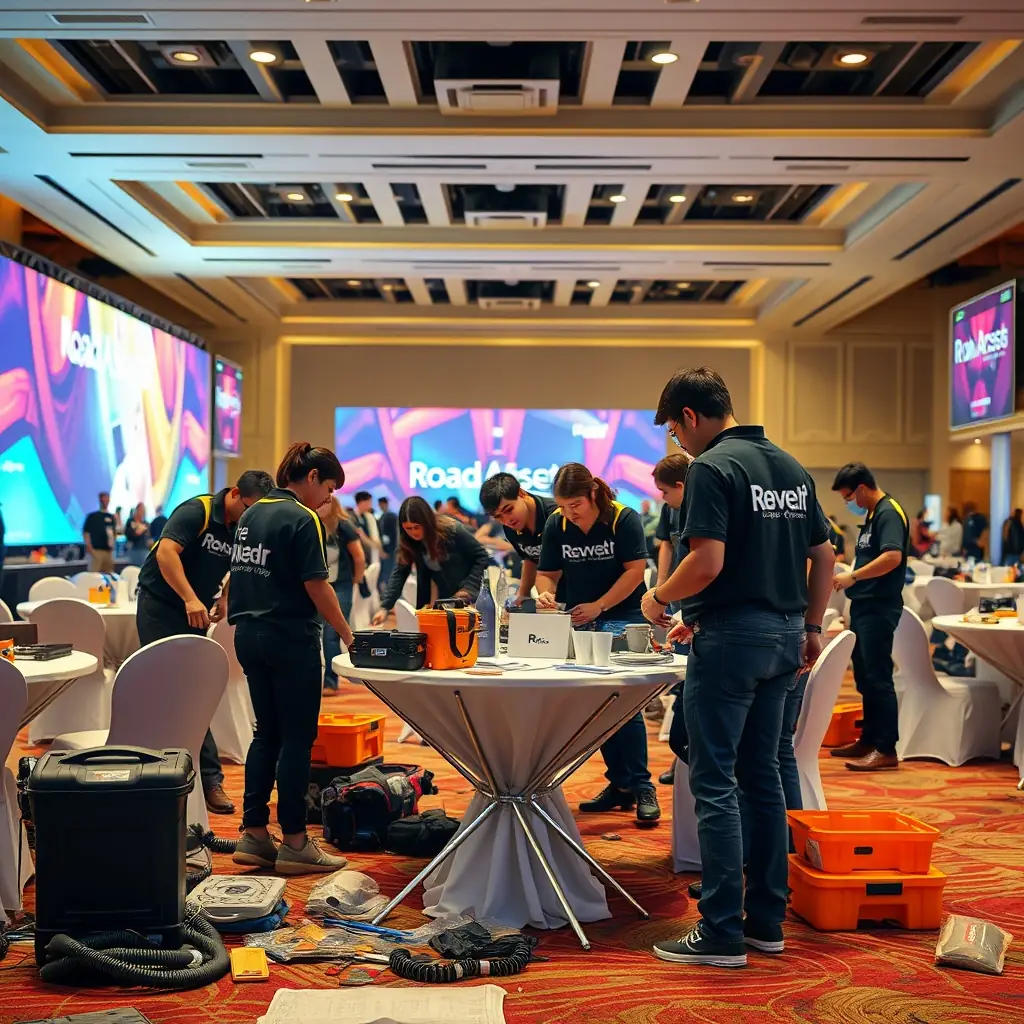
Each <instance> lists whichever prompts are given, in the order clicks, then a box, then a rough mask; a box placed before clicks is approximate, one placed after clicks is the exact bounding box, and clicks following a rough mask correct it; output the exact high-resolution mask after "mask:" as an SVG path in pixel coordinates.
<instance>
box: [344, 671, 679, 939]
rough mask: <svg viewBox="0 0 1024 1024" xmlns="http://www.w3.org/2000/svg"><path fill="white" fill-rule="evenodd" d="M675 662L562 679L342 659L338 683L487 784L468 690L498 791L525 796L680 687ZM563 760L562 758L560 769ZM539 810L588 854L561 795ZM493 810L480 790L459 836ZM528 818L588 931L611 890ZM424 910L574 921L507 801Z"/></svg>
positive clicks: (536, 922) (428, 887) (433, 886)
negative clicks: (356, 687) (364, 665)
mask: <svg viewBox="0 0 1024 1024" xmlns="http://www.w3.org/2000/svg"><path fill="white" fill-rule="evenodd" d="M677 662H679V664H673V665H671V666H665V667H659V668H657V669H654V670H644V671H621V672H616V673H615V674H614V675H607V676H603V675H584V674H582V673H576V672H566V671H559V670H558V669H556V668H554V664H555V663H554V662H544V661H538V662H533V663H531V665H533V666H535V667H534V668H532V669H531V670H529V671H518V672H509V673H506V674H505V675H502V676H494V677H487V676H471V675H466V674H465V673H463V672H429V671H424V672H417V673H402V672H391V671H386V670H381V669H361V668H353V667H352V665H351V662H350V661H349V659H348V656H347V655H342V656H341V657H340V658H336V659H335V661H334V668H335V671H336V672H338V674H339V675H344V676H345V677H346V678H348V679H356V680H361V681H363V682H365V683H366V684H367V686H368V687H369V689H371V690H372V691H373V692H374V693H376V694H377V695H378V696H380V697H381V699H382V700H384V701H385V703H387V704H389V705H390V706H392V707H393V708H394V709H395V710H396V711H397V712H398V714H400V715H401V716H402V717H403V718H404V719H406V720H407V721H409V722H410V723H411V724H413V725H414V726H417V727H420V728H421V729H422V735H423V737H424V739H427V740H428V741H429V742H431V745H432V746H435V748H436V749H437V750H439V751H440V752H441V753H443V754H446V755H447V756H448V757H449V758H454V759H455V760H457V761H459V762H461V763H462V764H463V765H464V766H465V767H466V768H467V769H468V770H469V771H470V772H471V773H472V774H473V775H476V776H477V777H478V778H480V779H486V778H487V771H486V768H485V766H484V765H483V764H482V763H481V758H480V757H479V756H478V755H477V752H476V749H475V747H474V744H473V741H472V737H471V734H470V731H469V729H468V728H467V726H466V725H465V723H464V721H463V717H462V713H461V711H460V709H459V706H458V703H457V701H456V698H455V692H456V691H458V692H460V693H461V695H462V698H463V700H464V702H465V705H466V709H467V712H468V715H469V717H470V719H471V721H472V723H473V726H474V728H475V729H476V732H477V735H478V736H479V740H480V746H481V749H482V751H483V755H484V758H485V759H486V761H487V764H488V765H489V767H490V770H491V772H492V773H493V776H494V782H495V785H496V788H497V792H498V793H499V794H501V795H519V794H522V793H524V792H525V791H527V788H528V787H529V786H530V784H531V783H532V782H534V781H535V780H534V776H535V775H536V774H537V773H538V772H539V771H540V770H541V769H544V768H548V771H547V772H546V776H547V778H546V779H545V780H544V781H547V782H549V783H550V782H552V781H554V780H555V779H556V778H557V775H558V774H559V772H560V771H561V769H563V768H564V767H566V766H568V765H570V764H572V763H573V762H574V761H575V760H576V758H578V757H579V756H580V755H581V754H583V753H584V752H585V751H587V750H588V749H589V748H590V746H591V745H592V744H593V743H594V741H596V740H597V739H598V738H599V737H601V736H602V735H603V734H604V733H605V732H606V731H608V730H609V729H611V728H612V727H613V726H615V725H617V724H621V723H622V722H624V721H626V720H627V719H628V718H630V717H631V716H632V715H633V714H634V713H635V712H636V711H637V710H639V709H641V708H643V707H644V706H645V705H646V704H647V703H648V701H650V700H651V699H652V698H653V697H655V696H656V695H657V694H658V693H659V692H660V691H661V690H662V689H664V688H665V687H666V686H669V685H671V684H673V683H675V682H676V681H677V680H678V679H679V678H681V677H682V675H683V673H684V672H685V667H684V666H685V662H684V661H683V659H677ZM613 695H617V696H615V698H614V700H612V701H611V703H610V704H609V705H608V706H607V707H606V708H605V709H604V710H603V711H601V713H600V714H599V715H597V717H596V718H594V720H593V721H592V722H590V723H589V725H587V726H586V728H582V727H583V726H584V725H585V723H587V720H588V719H589V718H590V716H591V715H592V714H593V713H594V712H596V711H597V710H598V709H599V708H601V706H602V704H604V702H605V701H606V700H608V698H609V697H612V696H613ZM570 741H571V742H570ZM567 744H568V746H566V745H567ZM560 751H561V752H562V756H561V757H560V758H558V759H557V761H555V763H551V762H552V759H554V758H556V755H558V754H559V752H560ZM539 802H540V804H541V805H542V806H543V807H544V809H545V810H546V811H547V813H548V814H550V815H551V817H552V818H554V819H555V820H556V821H557V822H558V824H559V825H560V826H561V827H562V828H563V829H564V830H565V831H566V832H567V833H568V834H569V835H570V836H571V837H572V838H573V839H574V840H575V841H576V842H577V843H581V844H582V840H581V838H580V834H579V831H578V829H577V828H576V822H575V821H574V820H573V816H572V812H571V811H570V809H569V805H568V803H567V802H566V799H565V796H564V795H563V793H562V790H561V788H558V789H555V790H552V791H551V792H549V793H547V794H546V795H544V796H541V797H540V798H539ZM488 804H489V801H488V800H487V798H486V797H485V796H483V795H482V794H480V793H479V792H478V793H477V794H476V795H475V796H474V798H473V801H472V803H471V804H470V806H469V809H468V810H467V812H466V814H465V816H464V817H463V819H462V829H463V830H465V829H466V828H467V827H468V826H469V825H470V824H471V823H472V822H473V821H475V820H476V818H477V817H478V816H479V815H480V814H481V813H482V812H483V811H484V809H485V808H486V807H487V806H488ZM525 814H526V816H527V820H528V821H529V824H530V825H531V827H532V829H533V830H534V833H535V834H536V836H537V839H538V842H539V844H540V845H541V847H542V849H543V850H544V853H545V856H546V857H547V859H548V861H549V863H550V864H551V866H552V868H553V870H554V873H555V876H556V878H557V879H558V882H559V884H560V885H561V887H562V889H563V891H564V892H565V894H566V897H567V900H568V902H569V905H570V906H571V907H572V909H573V911H574V912H575V913H576V915H577V917H578V918H579V919H580V920H581V921H584V922H586V921H598V920H601V919H603V918H607V917H609V916H610V914H609V911H608V902H607V898H606V896H605V892H604V888H603V886H602V885H601V883H600V882H599V881H598V880H597V879H596V878H595V877H594V875H592V874H591V871H590V869H589V867H588V866H587V865H586V864H585V863H584V862H583V861H582V860H581V859H580V858H579V857H578V856H577V855H576V854H575V853H574V852H573V851H572V850H571V849H570V848H569V847H568V846H567V845H566V844H565V843H564V842H563V841H562V839H561V838H560V837H559V836H558V835H557V834H556V833H554V831H553V830H552V829H550V828H549V827H548V826H547V825H546V823H545V822H544V821H543V819H541V818H540V817H539V815H537V814H536V813H535V812H531V811H530V810H529V809H528V808H527V809H526V810H525ZM423 904H424V912H425V913H427V914H430V915H433V916H440V915H442V914H448V913H459V912H465V911H472V912H473V913H474V914H475V915H476V916H477V917H480V918H486V919H490V920H496V921H500V922H502V923H503V924H506V925H509V926H512V927H516V928H521V927H523V926H525V925H531V926H532V927H535V928H557V927H561V926H562V925H564V924H565V923H566V918H565V913H564V911H563V910H562V908H561V907H560V905H559V903H558V901H557V899H556V897H555V893H554V890H553V889H552V887H551V884H550V882H549V881H548V880H547V878H546V877H545V876H544V874H543V872H542V870H541V867H540V865H539V864H538V863H537V861H536V858H534V857H533V855H532V853H531V851H530V848H529V845H528V842H527V840H526V838H525V836H524V835H523V832H522V829H521V828H520V827H519V826H518V823H517V822H516V819H515V817H514V812H513V810H512V807H511V805H510V804H508V803H503V804H502V805H501V807H500V809H499V810H498V811H497V812H496V813H493V814H491V816H490V818H489V819H488V820H487V821H486V822H485V823H484V824H483V825H482V826H481V827H480V828H479V829H478V830H477V831H476V832H475V833H474V834H473V835H472V836H470V837H469V838H468V839H467V840H466V842H465V843H464V844H463V845H462V846H461V847H460V848H459V849H458V850H457V851H456V852H455V853H454V854H453V855H452V856H451V857H450V858H449V859H448V860H446V861H445V862H444V863H443V864H442V865H441V867H439V868H438V870H437V871H435V872H434V874H433V875H432V876H430V877H429V878H428V879H427V881H426V884H425V886H424V900H423Z"/></svg>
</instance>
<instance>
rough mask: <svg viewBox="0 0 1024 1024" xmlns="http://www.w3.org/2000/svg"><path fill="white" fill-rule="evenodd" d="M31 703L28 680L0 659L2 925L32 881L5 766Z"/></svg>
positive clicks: (25, 841)
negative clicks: (19, 868)
mask: <svg viewBox="0 0 1024 1024" xmlns="http://www.w3.org/2000/svg"><path fill="white" fill-rule="evenodd" d="M27 703H28V687H27V686H26V683H25V677H24V676H23V675H22V674H21V672H19V671H18V669H17V667H16V666H14V665H12V664H11V663H10V662H9V661H7V660H6V659H4V658H0V754H2V755H3V756H2V757H0V924H6V923H7V921H8V920H10V919H11V918H12V917H13V916H14V915H15V914H16V913H17V912H18V911H19V910H21V894H22V891H23V890H24V888H25V883H26V882H27V881H28V880H29V879H30V878H31V877H32V852H31V850H29V846H28V836H27V835H23V834H22V832H21V825H20V822H21V813H20V811H19V809H18V787H17V784H16V783H15V781H14V773H13V772H12V771H11V770H10V768H6V767H5V766H4V762H5V761H6V760H7V757H8V755H9V753H10V751H11V748H12V747H13V746H14V740H15V737H16V736H17V734H18V725H19V724H20V722H21V716H22V715H23V714H24V713H25V705H26V704H27ZM19 843H20V844H21V878H18V844H19Z"/></svg>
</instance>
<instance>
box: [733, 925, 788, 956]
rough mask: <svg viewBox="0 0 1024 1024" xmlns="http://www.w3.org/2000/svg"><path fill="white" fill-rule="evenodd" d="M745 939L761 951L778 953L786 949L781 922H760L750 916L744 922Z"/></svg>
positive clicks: (752, 946)
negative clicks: (752, 919)
mask: <svg viewBox="0 0 1024 1024" xmlns="http://www.w3.org/2000/svg"><path fill="white" fill-rule="evenodd" d="M743 941H744V942H745V943H746V944H747V945H748V946H750V948H751V949H756V950H757V951H758V952H759V953H772V954H776V955H777V954H779V953H782V952H784V951H785V949H786V939H785V936H784V935H783V934H782V925H781V924H758V923H757V922H756V921H751V920H750V918H749V917H748V918H747V919H746V920H745V921H744V922H743Z"/></svg>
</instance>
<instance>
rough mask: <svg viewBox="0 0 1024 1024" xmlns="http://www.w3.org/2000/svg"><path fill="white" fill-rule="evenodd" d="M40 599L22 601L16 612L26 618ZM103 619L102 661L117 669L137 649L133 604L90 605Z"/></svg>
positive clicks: (137, 634) (137, 641)
mask: <svg viewBox="0 0 1024 1024" xmlns="http://www.w3.org/2000/svg"><path fill="white" fill-rule="evenodd" d="M40 604H42V602H41V601H22V602H21V604H19V605H18V614H19V615H20V616H21V617H22V618H23V619H27V618H28V617H29V615H30V614H31V612H32V611H33V609H35V608H38V607H39V605H40ZM92 607H93V608H95V609H96V610H97V611H98V612H99V613H100V617H101V618H102V619H103V628H104V630H105V631H106V637H105V639H104V641H103V661H104V664H105V665H106V667H107V668H112V669H118V668H120V667H121V664H122V663H123V662H125V661H127V660H128V658H129V657H130V656H131V655H133V654H134V653H135V652H136V651H137V650H138V649H139V631H138V630H137V629H136V628H135V604H134V602H132V603H130V604H126V605H117V604H112V605H92Z"/></svg>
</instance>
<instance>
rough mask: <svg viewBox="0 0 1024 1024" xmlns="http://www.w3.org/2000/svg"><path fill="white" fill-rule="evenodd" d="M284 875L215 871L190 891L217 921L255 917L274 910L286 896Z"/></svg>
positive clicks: (205, 914)
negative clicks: (280, 876) (282, 876)
mask: <svg viewBox="0 0 1024 1024" xmlns="http://www.w3.org/2000/svg"><path fill="white" fill-rule="evenodd" d="M284 884H285V882H284V879H283V878H272V877H266V876H263V875H211V876H210V877H209V878H207V879H206V880H205V881H203V882H200V883H199V885H197V886H196V887H195V888H194V889H193V890H192V891H191V892H190V893H189V894H188V898H189V901H190V902H192V901H194V902H196V903H198V904H199V906H200V908H201V910H202V912H203V916H204V917H205V918H206V919H207V920H209V921H211V922H212V923H213V924H218V923H225V924H226V923H230V922H234V921H254V920H256V919H257V918H260V917H266V916H267V915H268V914H271V913H273V910H274V908H275V907H276V906H277V905H278V903H280V902H281V898H282V897H283V896H284Z"/></svg>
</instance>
